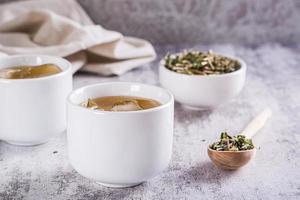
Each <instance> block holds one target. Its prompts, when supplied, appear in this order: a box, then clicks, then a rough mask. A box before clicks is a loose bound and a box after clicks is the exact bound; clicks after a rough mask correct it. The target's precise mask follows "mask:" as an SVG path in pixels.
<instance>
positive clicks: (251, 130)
mask: <svg viewBox="0 0 300 200" xmlns="http://www.w3.org/2000/svg"><path fill="white" fill-rule="evenodd" d="M271 116H272V111H271V109H270V108H266V109H264V110H263V111H262V112H261V113H259V114H258V115H257V116H256V117H255V118H254V119H253V120H252V121H251V122H250V123H249V124H248V125H247V126H246V128H245V129H244V131H243V132H242V134H243V135H245V136H246V137H247V138H252V137H253V136H254V135H255V134H256V133H257V132H258V131H259V129H261V128H262V127H263V126H264V124H265V123H266V121H267V120H268V118H269V117H271Z"/></svg>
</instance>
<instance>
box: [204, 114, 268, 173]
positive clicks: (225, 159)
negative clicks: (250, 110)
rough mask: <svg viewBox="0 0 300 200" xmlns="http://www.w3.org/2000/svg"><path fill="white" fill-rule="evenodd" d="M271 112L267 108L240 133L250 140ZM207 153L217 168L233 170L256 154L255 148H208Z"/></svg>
mask: <svg viewBox="0 0 300 200" xmlns="http://www.w3.org/2000/svg"><path fill="white" fill-rule="evenodd" d="M271 115H272V111H271V110H270V109H269V108H267V109H265V110H264V111H262V112H261V113H260V114H258V115H257V116H256V117H255V118H254V119H253V120H252V121H251V122H250V123H249V124H248V126H246V128H245V129H244V131H243V132H242V134H243V135H245V136H246V138H252V137H253V136H254V135H255V134H256V133H257V132H258V131H259V129H261V128H262V127H263V126H264V124H265V123H266V121H267V119H268V118H269V117H271ZM207 153H208V156H209V158H210V159H211V161H212V162H213V163H214V164H215V165H216V166H218V167H220V168H222V169H227V170H235V169H238V168H240V167H242V166H244V165H246V164H247V163H248V162H249V161H250V160H251V159H252V158H253V157H254V156H255V154H256V148H254V149H251V150H244V151H216V150H213V149H211V148H210V147H208V149H207Z"/></svg>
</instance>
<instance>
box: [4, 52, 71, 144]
mask: <svg viewBox="0 0 300 200" xmlns="http://www.w3.org/2000/svg"><path fill="white" fill-rule="evenodd" d="M71 90H72V70H71V64H70V63H69V62H68V61H67V60H65V59H63V58H59V57H53V56H46V55H18V56H7V57H1V58H0V140H4V141H6V142H8V143H11V144H15V145H24V146H30V145H38V144H42V143H45V142H47V141H48V140H49V139H50V138H51V137H52V136H53V135H54V134H58V133H61V132H63V131H64V130H65V129H66V99H67V96H68V94H69V93H70V92H71Z"/></svg>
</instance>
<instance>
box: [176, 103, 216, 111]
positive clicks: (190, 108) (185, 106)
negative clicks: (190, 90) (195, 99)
mask: <svg viewBox="0 0 300 200" xmlns="http://www.w3.org/2000/svg"><path fill="white" fill-rule="evenodd" d="M182 107H184V108H186V109H189V110H199V111H201V110H202V111H205V110H212V108H209V107H194V106H189V105H183V104H182Z"/></svg>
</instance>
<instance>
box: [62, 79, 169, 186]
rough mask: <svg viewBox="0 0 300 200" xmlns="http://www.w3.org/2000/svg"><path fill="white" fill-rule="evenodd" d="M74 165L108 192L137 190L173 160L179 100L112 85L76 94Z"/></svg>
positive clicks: (72, 102) (137, 86)
mask: <svg viewBox="0 0 300 200" xmlns="http://www.w3.org/2000/svg"><path fill="white" fill-rule="evenodd" d="M67 101H68V102H67V104H68V105H67V108H68V109H67V110H68V111H67V116H68V127H67V138H68V151H69V159H70V162H71V165H72V166H73V167H74V169H75V170H76V171H77V172H78V173H80V174H81V175H83V176H85V177H87V178H90V179H92V180H94V181H96V182H98V183H99V184H102V185H104V186H108V187H131V186H135V185H138V184H140V183H142V182H144V181H146V180H148V179H150V178H152V177H154V176H156V175H158V174H159V173H160V172H161V171H162V170H164V169H165V168H166V167H167V166H168V163H169V161H170V159H171V154H172V143H173V121H174V99H173V96H172V94H171V93H170V92H168V91H167V90H165V89H162V88H159V87H156V86H152V85H145V84H141V83H128V82H113V83H100V84H95V85H89V86H85V87H82V88H80V89H77V90H75V91H73V92H72V93H71V94H70V95H69V97H68V100H67Z"/></svg>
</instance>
